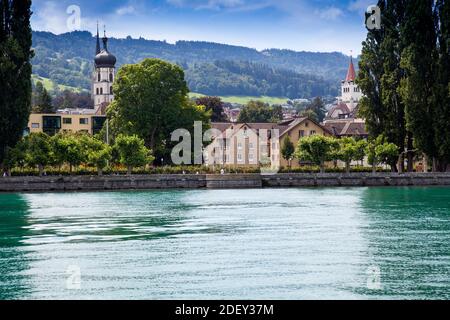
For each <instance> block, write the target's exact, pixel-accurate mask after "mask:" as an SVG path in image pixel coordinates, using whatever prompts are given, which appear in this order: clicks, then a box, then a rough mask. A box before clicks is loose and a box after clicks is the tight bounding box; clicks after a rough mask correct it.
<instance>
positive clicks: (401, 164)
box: [397, 153, 405, 173]
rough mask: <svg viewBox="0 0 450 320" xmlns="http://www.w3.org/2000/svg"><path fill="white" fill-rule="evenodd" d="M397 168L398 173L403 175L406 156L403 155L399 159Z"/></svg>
mask: <svg viewBox="0 0 450 320" xmlns="http://www.w3.org/2000/svg"><path fill="white" fill-rule="evenodd" d="M397 167H398V172H400V173H403V172H405V154H404V153H401V154H400V155H399V157H398V161H397Z"/></svg>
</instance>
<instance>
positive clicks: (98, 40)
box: [95, 21, 100, 55]
mask: <svg viewBox="0 0 450 320" xmlns="http://www.w3.org/2000/svg"><path fill="white" fill-rule="evenodd" d="M99 53H100V35H99V32H98V21H97V47H96V49H95V55H97V54H99Z"/></svg>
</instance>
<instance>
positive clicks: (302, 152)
mask: <svg viewBox="0 0 450 320" xmlns="http://www.w3.org/2000/svg"><path fill="white" fill-rule="evenodd" d="M338 148H339V143H338V142H337V140H336V139H335V138H332V137H325V136H318V135H315V136H310V137H306V138H302V139H300V140H299V142H298V146H297V151H296V157H297V158H298V159H300V160H304V161H311V162H312V163H314V164H316V165H318V166H320V172H321V173H324V172H325V162H326V161H331V160H333V155H335V154H336V153H337V152H336V150H337V149H338Z"/></svg>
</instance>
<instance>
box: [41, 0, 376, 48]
mask: <svg viewBox="0 0 450 320" xmlns="http://www.w3.org/2000/svg"><path fill="white" fill-rule="evenodd" d="M375 2H376V0H148V1H143V0H122V1H118V0H89V1H88V0H78V1H76V0H59V1H49V0H34V1H33V11H34V15H33V18H32V26H33V29H35V30H45V31H51V32H54V33H57V34H59V33H64V32H68V31H70V30H69V29H68V26H67V20H68V18H69V17H70V14H68V13H67V9H68V7H69V6H71V5H77V6H79V8H80V9H81V29H82V30H88V31H91V32H94V31H95V29H96V22H97V20H99V21H100V24H101V25H103V24H106V26H107V32H108V34H109V35H111V36H114V37H126V36H128V35H130V36H132V37H133V38H139V37H141V36H142V37H143V38H146V39H155V40H166V41H168V42H171V43H174V42H175V41H177V40H201V41H212V42H219V43H226V44H234V45H242V46H246V47H251V48H256V49H258V50H263V49H267V48H281V49H292V50H297V51H321V52H332V51H339V52H343V53H345V54H350V52H351V51H353V54H354V55H357V54H359V53H360V52H361V42H362V41H363V40H364V38H365V35H366V30H365V27H364V11H365V10H366V9H367V7H368V6H369V5H370V4H373V3H375Z"/></svg>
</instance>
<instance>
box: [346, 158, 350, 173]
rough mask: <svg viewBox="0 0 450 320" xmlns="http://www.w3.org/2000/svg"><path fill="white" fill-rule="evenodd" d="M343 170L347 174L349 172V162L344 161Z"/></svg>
mask: <svg viewBox="0 0 450 320" xmlns="http://www.w3.org/2000/svg"><path fill="white" fill-rule="evenodd" d="M345 172H346V173H347V174H349V173H350V162H348V161H347V162H345Z"/></svg>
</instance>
